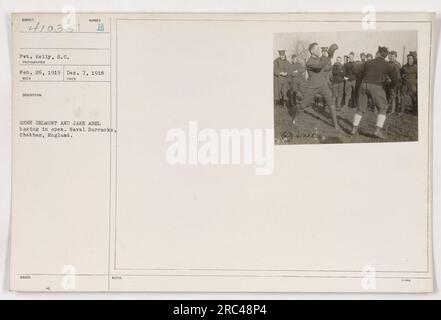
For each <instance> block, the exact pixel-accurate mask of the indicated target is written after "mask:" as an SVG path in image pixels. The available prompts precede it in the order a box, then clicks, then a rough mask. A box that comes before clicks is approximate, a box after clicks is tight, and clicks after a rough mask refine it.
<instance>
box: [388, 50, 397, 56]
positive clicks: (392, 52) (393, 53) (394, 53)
mask: <svg viewBox="0 0 441 320" xmlns="http://www.w3.org/2000/svg"><path fill="white" fill-rule="evenodd" d="M389 54H390V55H392V56H395V57H396V56H397V52H396V51H391V52H389Z"/></svg>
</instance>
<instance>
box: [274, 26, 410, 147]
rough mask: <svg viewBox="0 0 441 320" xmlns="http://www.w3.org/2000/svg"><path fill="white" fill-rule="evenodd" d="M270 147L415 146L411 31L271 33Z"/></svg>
mask: <svg viewBox="0 0 441 320" xmlns="http://www.w3.org/2000/svg"><path fill="white" fill-rule="evenodd" d="M273 54H274V75H273V77H274V131H275V144H276V145H292V144H314V143H363V142H374V143H375V142H405V141H418V41H417V32H416V31H402V30H401V31H372V30H366V31H344V32H313V33H306V32H298V33H277V34H274V50H273Z"/></svg>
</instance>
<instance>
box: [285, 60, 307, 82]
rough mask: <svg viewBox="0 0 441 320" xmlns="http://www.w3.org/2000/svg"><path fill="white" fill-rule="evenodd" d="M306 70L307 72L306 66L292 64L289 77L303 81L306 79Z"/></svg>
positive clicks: (298, 63)
mask: <svg viewBox="0 0 441 320" xmlns="http://www.w3.org/2000/svg"><path fill="white" fill-rule="evenodd" d="M305 70H306V68H305V66H304V65H303V64H301V63H300V62H297V63H291V66H290V69H289V76H290V77H291V78H293V79H303V78H304V76H303V73H304V72H305ZM296 71H297V72H296Z"/></svg>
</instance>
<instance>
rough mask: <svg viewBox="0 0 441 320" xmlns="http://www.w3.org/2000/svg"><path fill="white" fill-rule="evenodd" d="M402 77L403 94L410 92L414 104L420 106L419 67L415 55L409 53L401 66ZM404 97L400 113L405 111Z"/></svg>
mask: <svg viewBox="0 0 441 320" xmlns="http://www.w3.org/2000/svg"><path fill="white" fill-rule="evenodd" d="M401 78H402V79H403V84H402V88H401V94H402V95H404V94H408V95H409V96H410V97H411V99H412V104H413V106H414V108H415V107H418V87H417V84H418V67H417V65H416V63H415V55H413V54H408V55H407V63H406V64H405V65H404V66H403V67H402V68H401ZM403 98H404V97H402V98H401V101H402V102H403V103H402V104H401V110H400V111H399V114H402V113H404V107H405V106H404V99H403Z"/></svg>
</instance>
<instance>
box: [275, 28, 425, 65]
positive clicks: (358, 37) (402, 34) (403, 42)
mask: <svg viewBox="0 0 441 320" xmlns="http://www.w3.org/2000/svg"><path fill="white" fill-rule="evenodd" d="M311 42H317V43H318V44H319V46H321V47H329V46H330V45H331V44H332V43H336V44H337V45H338V46H339V49H338V50H337V51H336V52H335V57H337V56H344V55H346V54H348V53H349V52H351V51H354V53H355V56H356V59H359V54H360V53H361V52H365V53H367V52H370V53H372V54H373V55H375V52H376V51H377V49H378V46H379V45H381V46H386V47H388V49H389V50H394V51H397V53H398V61H399V62H402V60H403V52H404V51H405V54H406V55H407V53H408V52H409V51H416V50H417V47H418V43H417V32H416V31H402V30H400V31H343V32H296V33H277V34H275V35H274V50H273V51H274V53H273V54H274V58H276V57H277V56H278V50H279V49H285V50H286V53H287V55H288V56H290V55H291V54H292V53H294V51H295V48H296V45H297V44H298V43H305V44H309V43H311Z"/></svg>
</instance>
